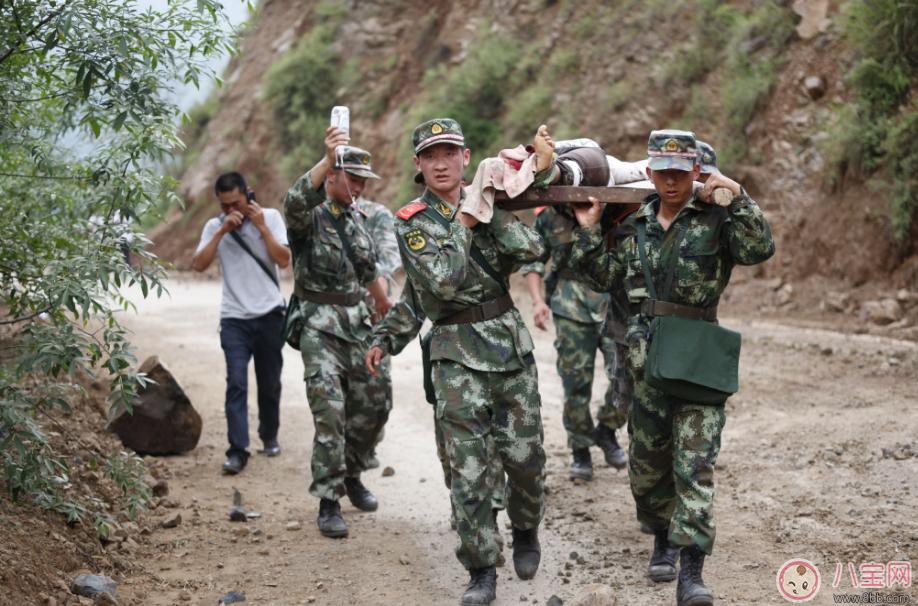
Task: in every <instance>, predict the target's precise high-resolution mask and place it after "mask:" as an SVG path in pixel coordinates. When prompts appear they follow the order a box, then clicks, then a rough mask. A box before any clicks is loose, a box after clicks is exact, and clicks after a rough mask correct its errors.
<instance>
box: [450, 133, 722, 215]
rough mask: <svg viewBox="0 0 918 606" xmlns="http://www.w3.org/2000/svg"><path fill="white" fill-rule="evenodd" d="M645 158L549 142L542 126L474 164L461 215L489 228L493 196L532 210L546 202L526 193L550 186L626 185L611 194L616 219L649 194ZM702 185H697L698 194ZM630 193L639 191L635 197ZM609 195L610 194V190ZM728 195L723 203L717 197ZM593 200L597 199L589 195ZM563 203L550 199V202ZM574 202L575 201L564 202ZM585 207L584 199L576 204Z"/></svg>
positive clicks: (587, 144)
mask: <svg viewBox="0 0 918 606" xmlns="http://www.w3.org/2000/svg"><path fill="white" fill-rule="evenodd" d="M646 169H647V159H646V158H645V159H642V160H637V161H634V162H628V161H624V160H620V159H618V158H616V157H615V156H613V155H610V154H608V153H606V152H605V151H604V150H603V149H602V148H601V147H600V146H599V144H598V143H596V141H594V140H592V139H588V138H579V139H568V140H564V141H554V140H553V139H552V137H551V135H550V134H549V132H548V129H547V127H546V126H545V125H542V126H540V127H539V129H538V131H537V132H536V135H535V137H533V141H532V144H531V145H526V146H523V145H518V146H516V147H514V148H511V149H503V150H501V151H500V152H499V153H498V154H497V156H496V157H494V158H485V159H484V160H482V161H481V163H480V164H479V165H478V169H477V170H476V172H475V178H474V179H473V180H472V183H471V184H469V185H468V187H466V188H465V192H466V198H465V200H464V202H463V204H462V206H463V211H464V212H466V213H468V214H471V215H472V216H474V217H475V218H476V219H478V220H479V221H480V222H482V223H488V222H490V220H491V215H492V214H493V210H492V209H493V206H494V203H495V196H496V195H497V194H498V192H501V193H503V194H505V195H506V197H507V198H509V199H514V198H518V197H521V198H522V201H523V203H522V205H520V204H519V203H515V204H514V205H513V206H507V208H509V209H514V210H519V209H522V208H533V207H536V206H539V205H541V204H545V203H546V202H536V203H533V201H532V200H529V199H527V196H523V194H524V192H527V190H529V191H532V190H533V188H535V189H540V188H546V187H549V186H567V187H608V188H614V187H616V186H625V188H626V189H629V190H631V191H628V192H625V194H627V196H626V198H627V201H626V199H623V198H622V196H623V194H622V193H621V192H617V193H615V194H611V195H610V198H611V199H606V200H605V201H609V202H619V203H622V204H621V209H620V211H621V212H620V213H614V214H616V215H619V214H620V215H622V216H619V219H622V218H624V215H627V214H629V213H630V212H631V211H633V210H634V209H636V208H637V206H638V205H639V204H636V203H638V202H640V200H641V199H642V198H643V197H644V195H645V194H643V193H641V192H642V190H647V192H646V195H649V194H652V193H653V191H654V190H653V184H652V183H651V182H650V181H649V180H647V171H646ZM702 186H703V184H702V183H699V182H696V183H695V185H694V187H695V190H696V191H697V190H698V189H700V188H701V187H702ZM634 190H638V191H637V192H635V191H634ZM610 192H611V190H610ZM723 193H726V194H728V195H727V196H726V199H724V200H722V199H721V198H720V197H719V196H718V194H723ZM593 195H597V194H595V193H594V194H593ZM731 198H732V196H730V195H729V192H725V191H721V190H715V191H714V202H715V203H717V204H720V205H721V206H725V205H726V204H729V200H730V199H731ZM560 201H562V200H558V199H557V198H555V199H554V200H553V201H552V202H551V203H557V202H560ZM567 201H568V202H573V201H574V200H567ZM581 201H583V202H585V201H586V200H585V199H583V200H581Z"/></svg>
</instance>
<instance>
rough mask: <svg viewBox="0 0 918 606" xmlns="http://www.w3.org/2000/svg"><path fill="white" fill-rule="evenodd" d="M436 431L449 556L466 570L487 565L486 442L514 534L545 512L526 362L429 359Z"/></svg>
mask: <svg viewBox="0 0 918 606" xmlns="http://www.w3.org/2000/svg"><path fill="white" fill-rule="evenodd" d="M433 383H434V389H435V390H436V395H437V426H438V427H439V428H440V430H441V431H442V432H443V437H444V440H445V443H446V450H447V458H448V460H449V463H450V476H451V479H450V499H451V501H452V505H453V510H454V512H455V515H456V522H457V532H458V534H459V547H458V548H457V549H456V556H457V557H458V558H459V561H460V562H462V565H463V566H465V567H466V568H467V569H472V568H483V567H485V566H495V565H496V564H497V562H498V559H499V557H500V543H499V533H498V530H497V528H496V525H495V522H494V515H493V512H492V507H493V503H494V496H495V495H494V492H495V489H496V487H495V482H494V481H493V475H494V474H493V473H492V472H491V469H492V465H491V463H490V461H491V460H492V458H491V457H492V456H493V450H491V448H490V447H489V445H488V441H489V439H491V440H493V443H494V448H495V449H496V451H497V454H498V455H499V460H500V462H501V465H502V467H503V472H504V473H506V475H507V480H506V482H507V487H506V505H507V515H508V516H509V517H510V521H511V522H512V524H513V526H515V527H516V528H519V529H521V530H527V529H530V528H536V527H538V525H539V523H540V522H541V520H542V515H543V513H544V511H545V498H544V496H545V488H544V487H545V450H544V449H543V447H542V440H543V433H542V415H541V410H540V408H541V400H540V399H539V380H538V374H537V372H536V366H535V364H534V363H530V364H529V365H527V366H526V367H524V368H522V369H520V370H515V371H509V372H486V371H478V370H472V369H470V368H467V367H465V366H463V365H461V364H459V363H458V362H453V361H450V360H436V361H434V363H433Z"/></svg>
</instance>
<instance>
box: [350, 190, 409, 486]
mask: <svg viewBox="0 0 918 606" xmlns="http://www.w3.org/2000/svg"><path fill="white" fill-rule="evenodd" d="M355 206H356V208H357V212H359V213H360V214H361V215H362V216H363V218H364V224H365V225H366V228H367V233H369V234H370V239H371V240H373V244H374V246H375V247H376V268H377V270H379V275H380V276H381V277H383V278H385V285H386V295H387V296H389V297H391V295H392V293H393V292H394V291H395V288H396V286H397V284H396V282H395V272H397V271H398V270H399V269H401V267H402V260H401V257H400V256H399V252H398V242H396V241H395V219H394V217H393V216H392V212H391V211H390V210H389V209H388V208H386V207H385V206H383V205H382V204H379V203H378V202H373V201H372V200H367V199H366V198H363V197H360V198H357V202H355ZM366 299H367V305H371V306H372V305H373V297H372V295H371V294H370V293H369V292H367V293H366ZM381 319H382V318H379V317H375V316H374V318H373V321H374V323H375V322H378V321H379V320H381ZM371 382H373V383H374V384H375V386H374V387H375V388H378V389H379V390H380V391H381V392H382V393H383V396H382V398H381V399H380V403H381V404H383V408H382V409H381V410H379V412H378V414H379V415H380V419H381V424H382V427H381V428H380V430H379V434H378V435H377V437H376V443H375V444H374V445H373V450H372V452H370V456H369V458H368V459H367V462H366V465H367V467H368V468H371V469H372V468H376V467H379V460H378V459H377V458H376V446H378V445H379V443H380V442H382V440H383V437H384V435H385V424H386V422H387V421H388V420H389V413H390V412H391V411H392V364H391V363H390V361H389V360H384V361H383V364H382V365H380V367H379V372H378V373H377V374H376V375H374V377H373V378H372V379H371Z"/></svg>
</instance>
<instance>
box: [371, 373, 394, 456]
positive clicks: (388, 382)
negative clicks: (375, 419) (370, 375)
mask: <svg viewBox="0 0 918 606" xmlns="http://www.w3.org/2000/svg"><path fill="white" fill-rule="evenodd" d="M374 382H377V383H379V389H380V390H381V391H382V401H381V402H378V404H380V405H382V410H381V414H382V426H381V427H380V428H379V433H378V434H376V442H374V443H373V450H374V451H375V450H376V446H377V445H379V443H380V442H382V441H383V438H385V437H386V423H387V422H388V421H389V413H391V412H392V358H391V357H389V356H386V357H385V358H383V359H382V360H380V362H379V366H378V367H377V369H376V378H375V379H374Z"/></svg>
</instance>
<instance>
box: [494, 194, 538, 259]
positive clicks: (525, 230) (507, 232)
mask: <svg viewBox="0 0 918 606" xmlns="http://www.w3.org/2000/svg"><path fill="white" fill-rule="evenodd" d="M486 229H488V230H490V232H491V235H493V236H494V241H495V242H496V244H497V252H499V253H500V254H502V255H504V256H507V257H510V258H511V259H513V261H514V262H515V263H516V264H518V265H522V264H524V263H532V262H534V261H538V260H540V259H542V257H543V256H545V241H544V240H543V239H542V236H540V235H539V232H537V231H536V230H535V229H533V228H531V227H529V226H528V225H526V224H525V223H523V222H522V221H520V220H519V218H518V217H517V216H516V215H514V214H513V213H512V212H510V211H506V210H501V209H499V208H495V209H494V217H493V218H492V219H491V222H490V223H489V224H488V225H487V228H486Z"/></svg>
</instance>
